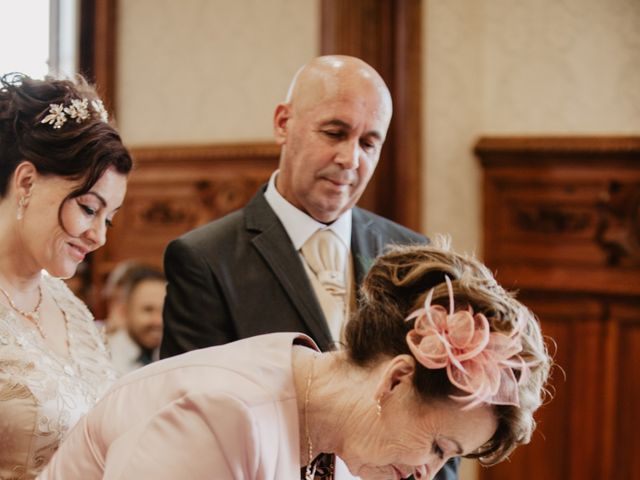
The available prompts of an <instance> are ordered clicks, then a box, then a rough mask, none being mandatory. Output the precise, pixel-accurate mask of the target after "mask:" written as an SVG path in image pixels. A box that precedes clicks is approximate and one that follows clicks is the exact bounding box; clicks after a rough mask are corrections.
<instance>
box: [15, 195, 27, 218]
mask: <svg viewBox="0 0 640 480" xmlns="http://www.w3.org/2000/svg"><path fill="white" fill-rule="evenodd" d="M26 205H27V200H26V198H25V197H20V200H18V211H17V212H16V219H18V220H22V217H24V207H25V206H26Z"/></svg>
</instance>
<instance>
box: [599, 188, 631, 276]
mask: <svg viewBox="0 0 640 480" xmlns="http://www.w3.org/2000/svg"><path fill="white" fill-rule="evenodd" d="M597 207H598V213H599V217H600V218H599V223H598V227H597V231H596V242H597V243H598V245H600V246H601V247H602V249H603V250H604V251H605V252H606V253H607V263H608V264H609V265H610V266H618V265H629V264H640V183H638V182H636V183H626V182H623V181H613V182H610V183H609V186H608V188H607V190H606V191H605V192H603V193H602V195H601V196H600V199H599V201H598V204H597Z"/></svg>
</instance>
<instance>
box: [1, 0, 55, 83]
mask: <svg viewBox="0 0 640 480" xmlns="http://www.w3.org/2000/svg"><path fill="white" fill-rule="evenodd" d="M0 12H2V28H0V74H5V73H10V72H21V73H26V74H27V75H29V76H31V77H34V78H42V77H44V76H45V75H47V73H49V63H48V62H49V0H0Z"/></svg>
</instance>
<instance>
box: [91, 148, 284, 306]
mask: <svg viewBox="0 0 640 480" xmlns="http://www.w3.org/2000/svg"><path fill="white" fill-rule="evenodd" d="M131 153H132V155H133V158H134V162H135V167H134V171H133V172H132V174H131V177H130V180H129V184H128V189H127V196H126V199H125V202H124V205H123V208H122V210H121V211H120V212H119V213H118V214H117V216H116V218H115V222H114V228H113V229H111V230H110V231H109V234H108V235H109V236H108V241H107V243H106V245H105V246H104V247H102V248H101V249H100V250H97V251H96V252H95V253H94V254H93V256H92V258H91V278H92V284H93V285H94V287H95V289H96V290H98V291H99V290H100V289H101V286H102V284H103V282H104V279H105V276H106V275H107V274H108V273H109V272H110V271H111V270H112V269H113V267H114V266H115V265H116V264H117V263H118V262H120V261H122V260H130V259H136V260H140V261H143V262H145V263H148V264H151V265H156V266H159V267H161V266H162V255H163V252H164V249H165V247H166V245H167V243H168V242H169V241H170V240H172V239H174V238H176V237H178V236H180V235H182V234H183V233H185V232H187V231H189V230H192V229H193V228H195V227H197V226H199V225H203V224H205V223H207V222H209V221H211V220H214V219H216V218H219V217H222V216H223V215H226V214H227V213H230V212H231V211H233V210H237V209H239V208H241V207H243V206H244V205H245V204H246V203H247V202H248V201H249V200H250V199H251V198H252V197H253V196H254V195H255V193H256V192H257V190H258V188H259V187H260V185H262V184H263V183H265V182H266V181H267V180H268V179H269V175H270V174H271V172H273V170H275V168H276V166H277V163H278V157H279V148H278V147H277V146H276V145H275V144H271V143H261V144H228V145H208V146H191V147H163V148H137V149H133V150H132V152H131ZM90 302H91V306H92V308H93V309H94V312H95V314H96V315H98V316H99V315H101V313H102V305H101V304H100V302H99V301H98V299H95V300H93V301H90Z"/></svg>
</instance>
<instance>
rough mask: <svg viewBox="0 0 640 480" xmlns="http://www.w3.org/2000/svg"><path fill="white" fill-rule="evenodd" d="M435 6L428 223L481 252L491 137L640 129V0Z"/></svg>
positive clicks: (496, 0) (428, 89) (427, 139)
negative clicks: (487, 138)
mask: <svg viewBox="0 0 640 480" xmlns="http://www.w3.org/2000/svg"><path fill="white" fill-rule="evenodd" d="M425 4H426V8H425V9H424V15H425V17H424V25H425V26H426V29H425V32H424V41H425V42H426V52H427V56H426V58H425V60H426V61H425V65H424V67H425V75H424V79H425V85H424V88H425V95H424V96H423V99H424V110H423V111H424V116H425V117H424V118H425V136H424V138H423V141H424V152H425V154H426V155H425V158H426V170H425V171H426V175H425V179H424V187H425V198H426V208H425V210H424V222H423V225H424V230H425V231H426V232H428V233H430V234H433V233H436V232H440V233H447V232H448V233H451V234H452V236H453V243H454V245H455V246H456V247H457V248H459V249H464V250H467V251H473V250H480V249H481V239H480V222H481V219H480V208H481V205H480V171H479V169H478V166H477V161H476V160H475V158H474V157H473V156H472V154H471V153H470V152H471V148H472V146H473V144H474V142H475V141H476V139H477V138H478V137H479V136H480V135H499V134H635V135H638V134H640V88H638V85H640V1H638V0H608V1H606V2H603V1H601V0H564V1H561V2H560V1H557V0H536V1H531V0H474V1H470V0H448V1H446V2H445V1H441V0H426V3H425Z"/></svg>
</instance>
